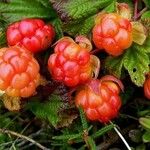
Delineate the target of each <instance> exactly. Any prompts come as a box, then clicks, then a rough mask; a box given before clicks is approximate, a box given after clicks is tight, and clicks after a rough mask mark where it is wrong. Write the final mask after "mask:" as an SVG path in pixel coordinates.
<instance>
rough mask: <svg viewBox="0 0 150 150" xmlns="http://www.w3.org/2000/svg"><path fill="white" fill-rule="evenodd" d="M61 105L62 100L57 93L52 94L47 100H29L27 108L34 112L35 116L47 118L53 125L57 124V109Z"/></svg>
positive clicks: (58, 109)
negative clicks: (41, 101)
mask: <svg viewBox="0 0 150 150" xmlns="http://www.w3.org/2000/svg"><path fill="white" fill-rule="evenodd" d="M61 107H62V101H61V99H60V97H58V96H57V95H52V96H51V97H50V99H49V101H48V102H45V103H40V102H37V101H36V102H35V101H34V102H33V101H32V102H30V103H29V104H28V108H29V109H30V110H31V111H32V112H33V113H34V114H35V116H36V117H38V118H41V119H45V120H48V121H49V122H50V123H51V124H52V125H53V126H54V127H56V126H57V123H58V121H59V120H60V118H59V114H58V113H59V111H60V109H61Z"/></svg>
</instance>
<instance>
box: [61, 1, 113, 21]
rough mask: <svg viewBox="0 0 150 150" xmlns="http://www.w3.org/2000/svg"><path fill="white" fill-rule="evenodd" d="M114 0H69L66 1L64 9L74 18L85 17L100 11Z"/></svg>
mask: <svg viewBox="0 0 150 150" xmlns="http://www.w3.org/2000/svg"><path fill="white" fill-rule="evenodd" d="M111 2H112V0H98V1H91V0H69V1H67V3H64V6H63V7H64V9H65V11H66V13H67V15H68V16H69V17H71V18H72V19H73V20H74V19H75V20H77V19H83V18H86V17H89V16H92V15H93V14H96V13H98V12H99V10H100V9H102V8H104V7H106V6H108V5H109V4H110V3H111Z"/></svg>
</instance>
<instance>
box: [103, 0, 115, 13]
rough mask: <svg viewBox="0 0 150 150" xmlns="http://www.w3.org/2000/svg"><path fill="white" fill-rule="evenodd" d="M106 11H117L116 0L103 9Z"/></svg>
mask: <svg viewBox="0 0 150 150" xmlns="http://www.w3.org/2000/svg"><path fill="white" fill-rule="evenodd" d="M103 10H104V11H105V12H108V13H112V12H114V11H116V0H114V1H113V2H112V3H111V4H109V5H108V6H107V7H106V8H104V9H103Z"/></svg>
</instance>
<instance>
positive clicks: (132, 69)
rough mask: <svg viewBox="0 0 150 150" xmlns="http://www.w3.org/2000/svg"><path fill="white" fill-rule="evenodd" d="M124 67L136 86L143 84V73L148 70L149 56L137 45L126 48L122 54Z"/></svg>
mask: <svg viewBox="0 0 150 150" xmlns="http://www.w3.org/2000/svg"><path fill="white" fill-rule="evenodd" d="M124 67H125V68H126V69H127V70H128V72H129V75H130V77H131V80H132V81H133V82H134V83H135V84H136V85H137V86H143V83H144V81H145V74H146V73H148V72H149V57H148V55H147V54H145V53H144V52H143V50H142V49H141V47H138V46H137V45H136V46H134V47H132V48H130V49H128V50H127V51H126V53H125V56H124Z"/></svg>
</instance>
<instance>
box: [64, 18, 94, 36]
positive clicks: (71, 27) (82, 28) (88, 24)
mask: <svg viewBox="0 0 150 150" xmlns="http://www.w3.org/2000/svg"><path fill="white" fill-rule="evenodd" d="M93 26H94V16H91V17H89V18H86V19H85V20H81V21H79V22H75V23H74V22H73V23H72V22H71V23H68V24H64V26H63V30H64V32H67V33H68V34H70V35H72V36H76V35H87V34H88V33H89V32H90V31H91V29H92V27H93Z"/></svg>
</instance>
